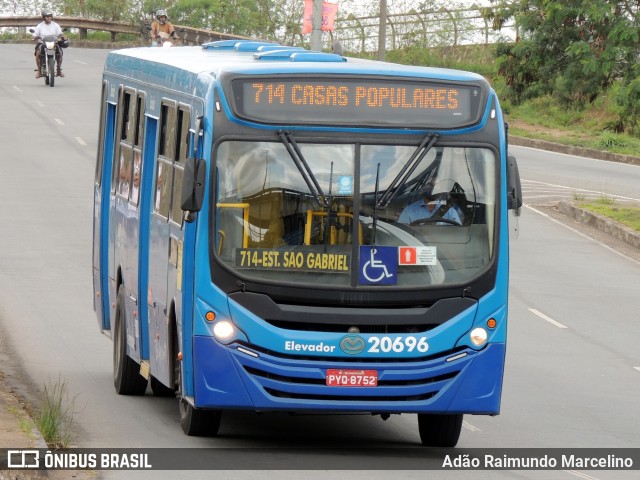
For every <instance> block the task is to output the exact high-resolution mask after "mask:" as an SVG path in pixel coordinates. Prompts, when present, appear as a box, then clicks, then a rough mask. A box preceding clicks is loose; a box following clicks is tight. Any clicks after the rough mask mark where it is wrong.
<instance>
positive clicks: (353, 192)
mask: <svg viewBox="0 0 640 480" xmlns="http://www.w3.org/2000/svg"><path fill="white" fill-rule="evenodd" d="M425 152H426V153H425ZM496 172H497V155H496V153H495V152H494V151H493V150H491V149H489V148H485V147H473V146H464V147H458V146H434V147H432V148H428V149H425V150H424V151H423V152H422V155H416V147H415V146H408V145H389V144H384V145H375V144H360V143H340V144H328V143H308V142H296V141H291V142H289V141H287V140H286V139H284V138H283V141H281V142H277V141H274V142H266V141H255V142H252V141H247V140H243V141H226V142H223V143H221V144H220V145H219V147H218V149H217V157H216V173H217V178H216V181H215V185H216V205H215V210H214V211H215V215H214V222H213V232H212V233H213V234H212V236H211V238H213V239H214V251H215V254H216V255H217V257H218V259H219V261H221V262H223V263H224V264H225V265H226V266H227V267H228V268H230V269H232V270H234V271H236V273H237V274H239V275H240V276H243V277H245V278H253V279H255V280H259V281H261V282H274V283H275V282H295V283H296V284H298V285H305V284H308V285H309V286H314V287H317V286H319V285H326V286H338V285H342V286H352V287H358V286H372V285H380V286H383V287H388V288H393V287H398V286H399V287H430V286H434V285H438V286H443V285H444V286H449V285H454V284H459V283H463V282H468V281H469V280H471V279H473V278H474V277H476V276H477V275H479V274H481V273H482V272H483V271H484V270H485V269H486V268H487V267H488V265H489V263H490V262H491V261H492V257H493V249H494V245H493V243H494V231H495V222H496V198H495V192H496V191H497V189H496V182H497V179H496Z"/></svg>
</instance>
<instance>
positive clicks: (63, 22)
mask: <svg viewBox="0 0 640 480" xmlns="http://www.w3.org/2000/svg"><path fill="white" fill-rule="evenodd" d="M41 21H42V17H39V16H33V17H6V16H0V27H17V28H28V27H35V26H36V25H37V24H38V23H40V22H41ZM55 21H56V22H57V23H58V24H59V25H60V26H61V27H62V28H77V29H78V30H79V32H80V38H86V37H87V32H88V31H89V30H94V31H101V32H109V33H110V34H111V41H113V42H115V40H116V35H117V34H118V33H125V34H131V35H139V36H140V41H141V42H143V43H144V42H146V41H148V39H149V29H148V28H147V27H148V25H149V24H145V23H140V24H137V25H135V24H130V23H115V22H106V21H103V20H96V19H91V18H76V17H62V16H56V17H55ZM174 27H175V28H176V30H179V33H178V36H179V37H180V39H181V40H182V43H183V44H185V45H200V44H202V43H206V42H212V41H215V40H233V39H239V40H240V39H245V38H246V37H241V36H239V35H230V34H227V33H221V32H214V31H211V30H203V29H200V28H192V27H185V26H182V25H174Z"/></svg>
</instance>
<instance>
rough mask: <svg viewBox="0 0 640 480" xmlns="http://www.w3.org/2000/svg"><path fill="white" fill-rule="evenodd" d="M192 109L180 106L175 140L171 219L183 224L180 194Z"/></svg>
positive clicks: (187, 149)
mask: <svg viewBox="0 0 640 480" xmlns="http://www.w3.org/2000/svg"><path fill="white" fill-rule="evenodd" d="M190 113H191V112H190V111H189V110H188V109H187V108H186V107H183V106H181V107H180V108H178V119H177V120H178V122H177V129H176V130H177V134H178V138H177V140H176V142H175V145H176V153H175V156H174V159H175V162H174V164H173V170H174V171H173V200H172V203H171V220H173V221H174V222H175V223H177V224H179V225H180V224H182V209H181V208H180V194H181V191H182V176H183V173H184V163H185V161H186V159H187V154H188V152H189V117H190Z"/></svg>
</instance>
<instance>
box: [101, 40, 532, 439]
mask: <svg viewBox="0 0 640 480" xmlns="http://www.w3.org/2000/svg"><path fill="white" fill-rule="evenodd" d="M100 112H101V113H100V130H99V148H98V153H97V162H96V174H95V188H94V224H93V225H94V235H93V284H94V292H95V296H94V309H95V312H96V315H97V319H98V324H99V327H100V330H101V332H103V333H104V334H105V335H107V336H109V337H110V338H112V340H113V372H114V385H115V389H116V391H117V393H118V394H123V395H143V394H145V393H146V391H147V387H148V386H149V387H150V391H151V392H152V393H153V394H154V395H159V396H176V397H177V399H178V403H179V412H180V421H181V425H182V429H183V430H184V432H185V433H186V434H187V435H216V434H217V432H218V429H219V426H220V419H221V416H222V414H223V412H224V411H228V410H248V411H255V412H272V411H280V412H283V411H284V412H293V413H323V414H327V413H354V414H356V413H368V414H375V415H380V416H381V417H382V418H383V419H387V418H388V417H389V416H390V415H392V414H401V413H412V414H417V423H418V428H419V433H420V438H421V440H422V443H423V444H424V445H428V446H455V445H456V444H457V442H458V439H459V435H460V430H461V426H462V420H463V415H464V414H474V415H496V414H498V413H499V410H500V398H501V391H502V377H503V371H504V362H505V346H506V333H507V297H508V268H509V228H508V220H509V216H510V214H509V211H512V214H513V213H515V214H517V212H518V211H519V207H520V205H521V194H520V181H519V177H518V171H517V164H516V161H515V158H513V157H512V156H510V155H508V151H507V128H506V124H505V121H504V118H503V115H502V112H501V110H500V106H499V103H498V99H497V98H496V94H495V92H494V91H493V89H492V88H491V87H490V85H489V84H488V82H487V81H486V80H485V79H484V78H483V77H481V76H479V75H476V74H472V73H467V72H461V71H454V70H444V69H436V68H425V67H416V66H403V65H396V64H391V63H384V62H377V61H367V60H360V59H352V58H345V57H343V56H340V55H337V54H333V53H323V52H311V51H307V50H304V49H302V48H296V47H288V46H282V45H278V44H274V43H266V42H256V41H238V40H229V41H219V42H212V43H207V44H204V45H202V46H201V47H176V48H169V49H158V48H155V49H154V48H133V49H124V50H118V51H114V52H111V53H109V55H108V57H107V60H106V63H105V67H104V74H103V80H102V97H101V108H100Z"/></svg>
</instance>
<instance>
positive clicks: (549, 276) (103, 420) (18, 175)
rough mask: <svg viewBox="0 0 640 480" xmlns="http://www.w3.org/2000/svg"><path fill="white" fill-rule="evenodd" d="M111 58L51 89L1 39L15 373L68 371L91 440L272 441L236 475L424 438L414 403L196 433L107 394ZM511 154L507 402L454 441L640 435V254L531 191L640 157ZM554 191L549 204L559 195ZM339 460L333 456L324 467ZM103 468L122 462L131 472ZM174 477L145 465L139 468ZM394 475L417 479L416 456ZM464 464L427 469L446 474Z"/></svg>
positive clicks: (71, 71) (4, 201)
mask: <svg viewBox="0 0 640 480" xmlns="http://www.w3.org/2000/svg"><path fill="white" fill-rule="evenodd" d="M105 55H106V52H105V51H102V50H89V49H74V48H70V49H68V50H67V51H66V56H65V63H64V67H65V68H64V71H65V73H66V77H65V78H64V79H58V80H57V82H56V86H55V87H54V88H49V87H45V85H44V82H42V81H37V80H35V79H34V78H33V66H34V62H33V57H32V46H31V45H0V58H2V59H3V67H4V71H3V75H2V76H1V77H0V101H1V105H2V109H1V112H2V115H0V172H1V173H0V199H1V201H0V334H1V335H3V336H4V337H5V339H6V340H7V341H8V343H9V344H10V345H12V347H13V351H14V360H15V361H16V363H17V364H19V366H20V368H21V370H22V371H23V372H24V375H25V379H26V380H28V381H29V382H31V384H32V385H33V386H35V387H38V388H42V387H43V386H45V385H47V384H51V382H56V381H58V380H59V379H63V380H64V381H65V382H67V384H68V387H69V392H70V397H72V398H74V406H75V411H76V414H75V416H74V419H75V422H76V426H77V438H76V439H77V444H78V445H80V446H83V447H142V446H144V447H163V448H164V447H238V448H248V447H277V448H279V449H280V451H281V452H282V453H281V454H280V455H275V456H273V458H271V460H270V461H271V462H272V463H271V464H270V465H271V466H272V468H276V469H278V468H280V469H281V470H282V471H268V472H260V471H257V470H243V471H238V472H234V473H233V475H234V476H235V477H236V478H241V479H245V478H247V479H249V478H261V479H262V478H279V479H280V478H282V479H287V478H292V479H293V478H299V477H300V472H296V471H287V470H286V468H285V466H286V464H287V462H289V461H296V462H302V464H304V462H305V460H307V459H308V461H309V462H318V460H317V458H314V457H312V456H305V455H307V454H305V453H302V454H301V453H300V451H299V450H298V449H299V448H300V447H309V448H316V447H336V448H339V449H341V450H342V451H343V452H345V454H348V453H349V451H352V450H354V449H357V448H363V447H364V448H367V449H374V448H375V449H376V450H375V452H376V457H381V458H382V459H383V461H384V460H385V459H386V460H388V461H389V462H394V461H395V462H397V461H398V459H397V456H394V455H393V454H392V450H390V451H389V452H388V453H387V451H386V450H378V449H381V448H382V449H384V448H388V449H395V448H398V447H415V446H418V444H419V436H418V432H417V425H416V420H415V416H413V415H402V416H393V417H391V418H390V419H389V420H388V421H386V422H383V421H381V420H380V419H379V418H378V417H368V416H333V417H313V416H311V417H309V416H305V417H289V416H285V415H263V416H258V415H254V414H249V413H234V414H230V415H227V416H226V417H225V418H224V419H223V422H222V426H221V429H220V435H219V436H218V437H217V438H193V437H187V436H184V435H183V434H182V431H181V429H180V425H179V418H178V412H177V406H176V402H175V400H173V399H163V398H155V397H151V396H150V395H147V396H146V397H144V398H133V397H120V396H118V395H116V394H115V392H114V389H113V385H112V372H111V341H110V340H109V339H107V338H106V337H103V336H102V335H100V333H99V331H98V326H97V322H96V320H95V315H94V313H93V309H92V291H91V290H92V285H91V236H92V232H91V229H92V223H91V222H92V208H93V206H92V201H93V200H92V185H93V175H94V161H95V151H96V141H97V120H98V101H99V93H100V71H101V67H102V64H103V61H104V58H105ZM512 152H513V153H515V154H516V155H517V156H518V158H519V163H520V171H521V176H522V178H523V185H524V186H525V202H526V203H527V205H529V206H528V207H525V208H523V212H522V216H521V217H520V218H519V219H518V221H517V228H516V223H514V232H517V233H514V235H513V243H512V256H511V280H512V290H511V295H510V306H509V310H510V327H509V345H508V354H507V355H508V359H507V368H506V373H505V379H504V390H503V391H504V394H503V403H502V411H501V415H499V416H497V417H493V418H490V417H471V416H467V417H465V423H464V428H463V432H462V436H461V439H460V442H459V445H458V448H459V449H465V448H503V447H521V448H555V447H557V448H569V447H571V448H592V447H608V448H631V447H633V448H637V447H640V415H639V414H638V406H639V405H640V401H639V400H638V399H640V349H639V348H638V338H639V337H640V322H639V321H638V311H640V282H638V278H639V276H640V263H638V262H636V261H633V260H630V259H628V258H626V257H624V256H621V255H617V254H616V253H615V252H612V251H611V250H610V249H607V248H605V247H604V246H603V245H601V244H599V243H597V242H595V241H593V240H591V239H589V238H587V237H585V236H583V235H580V234H579V233H577V232H576V231H574V230H572V229H570V228H567V227H566V226H565V225H563V224H560V223H558V222H555V221H553V220H552V219H550V218H549V217H547V216H545V215H542V214H540V213H539V212H538V211H537V210H535V209H534V208H533V207H532V206H531V205H534V204H536V203H539V202H541V200H539V199H535V201H534V199H533V194H532V193H531V190H527V186H528V185H531V184H535V183H534V182H538V183H544V184H548V185H555V186H556V187H557V186H560V187H566V188H567V189H576V188H582V189H585V190H593V191H601V192H606V193H607V194H610V195H620V196H624V197H628V198H636V199H638V198H640V187H639V186H640V167H630V166H628V165H619V164H615V163H611V162H596V161H592V160H587V159H580V158H577V157H569V156H565V155H559V154H551V153H547V152H540V151H537V150H532V149H524V148H517V147H514V148H512ZM609 189H610V190H611V191H608V190H609ZM564 190H565V188H560V189H559V191H560V192H562V191H564ZM527 191H528V193H527ZM558 194H559V193H558ZM553 195H554V194H550V196H549V198H546V197H545V200H544V202H547V201H549V202H552V201H553V198H555V197H553ZM425 455H427V456H428V455H435V453H430V452H428V451H426V453H425ZM368 458H371V457H366V456H364V457H363V461H362V463H363V464H362V469H363V470H362V471H351V472H346V473H345V472H341V471H337V472H336V471H334V472H327V471H313V472H305V473H304V476H305V477H306V478H346V477H348V478H350V479H358V478H373V479H378V478H387V477H388V476H389V475H390V474H393V473H392V472H385V471H379V472H378V471H366V469H367V468H368V465H369V464H368V463H367V462H368ZM339 460H340V458H339V456H335V455H334V456H328V457H327V458H326V470H331V469H333V468H335V467H334V466H335V465H339ZM400 461H401V459H400ZM390 464H392V463H390ZM244 465H245V464H244V463H242V465H241V466H244ZM247 465H250V464H247ZM314 465H317V463H314ZM246 468H249V467H246ZM320 470H324V469H322V468H321V469H320ZM586 473H588V476H587V477H585V476H584V475H585V474H586ZM101 475H103V476H104V477H105V478H131V477H132V474H131V473H130V472H129V473H127V472H102V473H101ZM175 475H176V474H175V473H171V472H146V473H144V472H141V473H137V474H136V475H135V478H165V477H166V478H173V477H174V476H175ZM393 475H395V476H400V477H401V478H416V479H418V478H420V479H423V478H425V477H426V476H427V474H426V473H425V472H420V471H403V472H401V473H400V474H393ZM180 476H181V477H184V478H210V477H211V474H210V473H206V472H193V471H192V472H183V473H181V474H180ZM225 476H226V475H225ZM460 476H461V473H460V472H437V477H438V478H452V479H454V478H460ZM464 476H465V478H467V477H473V478H488V479H494V478H495V479H506V478H520V479H544V478H550V479H551V478H554V479H556V478H561V479H562V478H567V479H571V478H575V477H578V478H590V479H602V480H605V479H617V478H635V475H634V473H633V472H617V471H597V472H593V471H590V472H585V473H582V472H572V471H560V472H557V471H556V472H527V471H519V472H515V473H514V472H508V471H491V472H488V471H484V472H475V473H472V472H464Z"/></svg>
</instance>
